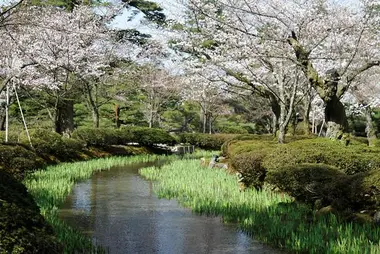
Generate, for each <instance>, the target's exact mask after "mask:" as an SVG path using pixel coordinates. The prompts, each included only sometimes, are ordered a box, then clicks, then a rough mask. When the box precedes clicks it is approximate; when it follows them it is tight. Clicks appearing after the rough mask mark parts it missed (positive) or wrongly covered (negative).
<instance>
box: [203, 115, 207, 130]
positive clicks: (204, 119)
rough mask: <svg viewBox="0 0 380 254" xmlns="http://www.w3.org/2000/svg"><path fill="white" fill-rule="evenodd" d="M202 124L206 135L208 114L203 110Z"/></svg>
mask: <svg viewBox="0 0 380 254" xmlns="http://www.w3.org/2000/svg"><path fill="white" fill-rule="evenodd" d="M202 120H203V121H202V122H203V133H206V125H207V118H206V113H205V112H204V110H202Z"/></svg>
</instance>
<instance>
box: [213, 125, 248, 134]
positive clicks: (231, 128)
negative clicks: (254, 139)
mask: <svg viewBox="0 0 380 254" xmlns="http://www.w3.org/2000/svg"><path fill="white" fill-rule="evenodd" d="M218 130H219V131H220V132H221V133H229V134H248V133H249V132H248V130H247V128H244V127H243V126H239V125H223V126H219V127H218Z"/></svg>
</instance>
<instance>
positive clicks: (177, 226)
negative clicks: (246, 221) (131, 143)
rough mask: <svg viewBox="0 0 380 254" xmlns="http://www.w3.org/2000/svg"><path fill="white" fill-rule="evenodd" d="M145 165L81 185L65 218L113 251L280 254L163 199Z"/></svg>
mask: <svg viewBox="0 0 380 254" xmlns="http://www.w3.org/2000/svg"><path fill="white" fill-rule="evenodd" d="M142 166H146V164H144V165H142V164H139V165H133V166H128V167H123V168H120V167H119V168H113V169H112V170H110V171H104V172H100V173H97V174H95V175H94V176H93V177H92V178H91V179H90V180H88V181H86V182H82V183H79V184H77V185H76V187H75V188H74V191H73V193H72V195H70V196H69V197H68V198H67V200H66V202H65V204H64V205H63V206H62V208H61V210H60V217H61V218H62V219H64V220H65V221H66V222H67V223H69V224H70V225H72V226H73V227H76V228H78V229H80V230H82V231H83V232H85V233H86V234H88V235H90V236H91V237H92V238H93V239H94V242H96V243H98V244H100V245H102V246H103V247H105V248H106V249H107V250H108V251H109V252H110V253H144V254H145V253H165V254H166V253H169V254H170V253H218V254H219V253H276V252H275V251H273V250H271V249H269V248H267V247H265V246H263V245H260V244H258V243H257V242H255V241H253V240H252V239H251V238H249V237H248V236H246V235H245V234H244V233H242V232H239V231H238V230H237V229H236V226H235V225H226V224H223V223H221V222H220V218H212V217H206V216H198V215H194V214H192V213H191V211H190V210H189V209H185V208H182V207H180V206H179V205H178V203H177V202H176V201H175V200H165V199H158V198H157V197H156V196H155V195H154V193H153V189H152V184H151V182H149V181H145V180H144V179H142V178H141V177H139V175H138V173H137V171H138V169H139V168H141V167H142ZM277 253H278V252H277Z"/></svg>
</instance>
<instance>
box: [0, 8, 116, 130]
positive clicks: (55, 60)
mask: <svg viewBox="0 0 380 254" xmlns="http://www.w3.org/2000/svg"><path fill="white" fill-rule="evenodd" d="M16 15H18V17H17V18H18V19H19V20H25V21H27V22H21V23H20V25H13V26H12V27H10V28H8V27H6V28H5V29H2V30H1V32H2V38H4V39H5V41H6V43H4V44H3V45H2V46H4V47H6V48H5V49H8V51H9V50H11V51H12V52H11V53H10V54H2V56H3V57H5V58H6V59H7V60H8V61H4V63H6V62H8V63H11V64H8V65H7V66H5V65H4V66H2V71H3V73H4V74H5V75H6V76H7V77H9V78H12V79H13V80H14V81H15V82H17V83H18V85H22V86H25V87H29V88H30V89H40V90H41V91H42V90H44V91H48V93H49V94H50V95H51V96H52V98H54V107H53V112H52V113H51V114H50V116H51V119H52V121H54V125H55V129H56V131H57V132H60V133H62V132H71V131H72V129H73V121H72V119H73V98H72V97H71V95H70V94H71V93H72V91H73V89H74V88H75V87H76V86H77V85H80V84H82V85H83V84H84V86H86V87H88V89H90V86H91V84H90V83H89V80H91V79H95V78H97V77H99V76H101V75H102V74H103V73H104V68H106V67H107V66H108V64H109V62H110V59H111V55H112V54H111V53H110V52H111V49H110V46H109V40H110V34H109V32H108V30H107V28H106V26H105V22H106V21H107V17H104V16H99V15H97V14H95V13H94V11H93V10H92V8H90V7H88V6H79V7H77V8H75V9H74V10H73V11H72V12H66V11H64V10H62V9H57V8H55V7H29V8H28V9H26V10H25V11H23V12H22V13H17V14H16ZM3 52H4V51H3ZM5 52H6V50H5ZM89 95H90V93H89Z"/></svg>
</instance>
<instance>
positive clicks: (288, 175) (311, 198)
mask: <svg viewBox="0 0 380 254" xmlns="http://www.w3.org/2000/svg"><path fill="white" fill-rule="evenodd" d="M348 178H349V177H348V176H347V175H346V174H344V173H343V172H341V171H340V170H339V169H338V168H336V167H332V166H329V165H325V164H298V165H292V166H284V167H280V168H278V169H276V170H272V171H268V177H267V179H266V180H267V182H268V183H270V184H272V185H274V186H276V187H277V188H279V189H280V190H281V191H285V192H286V193H288V194H290V195H291V196H293V197H295V198H296V200H299V201H302V202H305V203H309V204H314V202H315V201H316V200H320V201H321V202H322V205H324V206H326V205H330V204H331V203H332V202H333V201H337V200H339V201H340V202H343V199H344V198H345V196H347V195H345V194H347V193H349V191H347V188H344V187H348V186H349V185H348V186H345V185H346V184H347V180H348Z"/></svg>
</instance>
